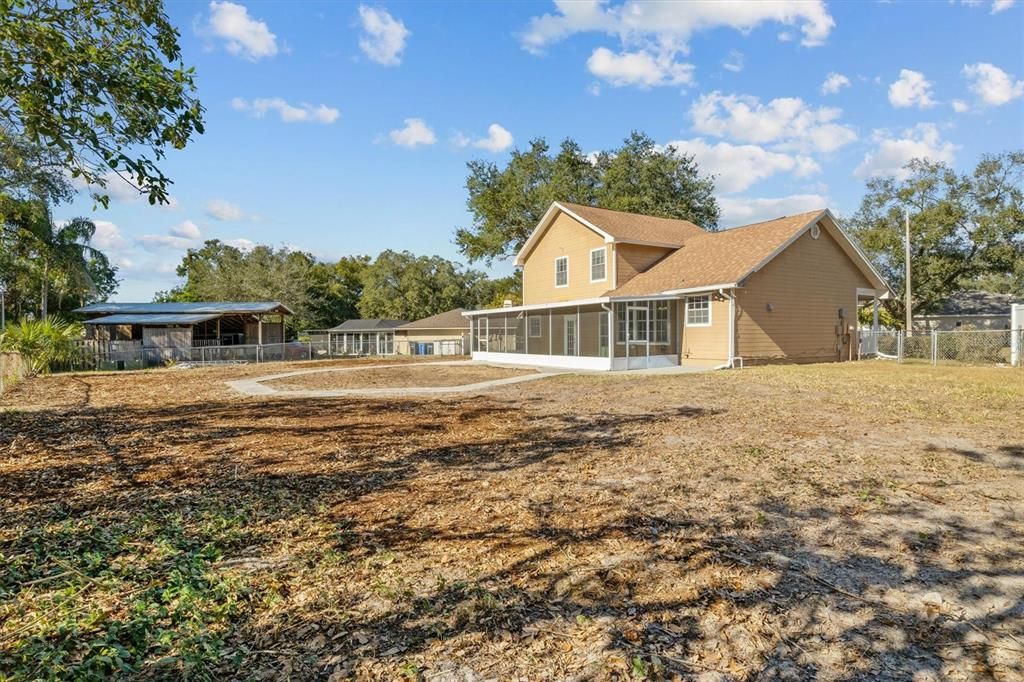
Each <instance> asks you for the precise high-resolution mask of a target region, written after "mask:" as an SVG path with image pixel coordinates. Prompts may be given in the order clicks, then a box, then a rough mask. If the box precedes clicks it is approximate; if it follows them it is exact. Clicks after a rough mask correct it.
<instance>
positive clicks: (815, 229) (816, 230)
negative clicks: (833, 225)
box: [811, 223, 821, 239]
mask: <svg viewBox="0 0 1024 682" xmlns="http://www.w3.org/2000/svg"><path fill="white" fill-rule="evenodd" d="M820 236H821V228H820V227H819V226H818V223H814V224H813V225H811V239H817V238H818V237H820Z"/></svg>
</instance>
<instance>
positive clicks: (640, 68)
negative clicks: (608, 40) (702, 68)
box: [587, 47, 693, 88]
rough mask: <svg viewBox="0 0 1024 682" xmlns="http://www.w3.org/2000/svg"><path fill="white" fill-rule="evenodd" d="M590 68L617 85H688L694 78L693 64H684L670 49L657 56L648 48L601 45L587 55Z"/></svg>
mask: <svg viewBox="0 0 1024 682" xmlns="http://www.w3.org/2000/svg"><path fill="white" fill-rule="evenodd" d="M587 70H589V71H590V73H592V74H594V75H595V76H597V77H598V78H602V79H604V80H605V81H607V82H608V83H611V84H612V85H614V86H616V87H621V86H626V85H636V86H639V87H641V88H649V87H652V86H657V85H686V84H687V83H690V82H691V81H692V80H693V65H692V64H681V63H678V62H676V61H674V59H673V58H672V55H671V53H665V54H662V55H660V56H655V55H653V54H651V53H650V52H647V51H646V50H639V51H636V52H620V53H618V54H616V53H614V52H612V51H611V50H609V49H608V48H606V47H599V48H597V49H596V50H594V52H593V53H592V54H591V55H590V58H589V59H587Z"/></svg>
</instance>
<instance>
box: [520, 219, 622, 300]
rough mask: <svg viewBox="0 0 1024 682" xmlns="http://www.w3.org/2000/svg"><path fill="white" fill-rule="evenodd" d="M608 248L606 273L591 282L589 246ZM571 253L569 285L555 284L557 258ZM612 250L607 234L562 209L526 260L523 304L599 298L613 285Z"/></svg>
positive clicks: (524, 265) (592, 247)
mask: <svg viewBox="0 0 1024 682" xmlns="http://www.w3.org/2000/svg"><path fill="white" fill-rule="evenodd" d="M596 248H604V249H605V250H606V254H605V262H606V264H607V265H606V268H605V269H606V271H607V272H606V273H605V274H606V277H605V279H604V281H601V282H594V283H591V282H590V250H591V249H596ZM560 256H568V257H569V285H568V286H566V287H561V288H557V287H555V259H556V258H558V257H560ZM609 256H610V250H609V249H608V247H607V246H606V245H605V243H604V238H603V237H601V235H599V234H597V233H596V232H594V231H593V230H591V229H589V228H587V227H585V226H584V225H583V224H581V223H579V222H578V221H576V220H575V219H574V218H571V217H569V216H568V215H566V214H564V213H562V214H560V215H559V216H558V217H557V218H555V220H554V222H553V223H552V224H551V226H550V227H549V228H548V229H547V231H546V232H545V233H544V234H543V236H541V238H540V240H539V241H538V242H537V245H536V246H535V247H534V248H533V251H531V252H530V253H529V255H528V256H527V257H526V261H525V262H524V263H523V304H524V305H531V304H535V303H554V302H557V301H572V300H576V299H581V298H596V297H598V296H600V295H602V294H603V293H605V292H606V291H608V290H609V289H612V288H613V287H612V285H611V269H612V268H611V258H610V257H609Z"/></svg>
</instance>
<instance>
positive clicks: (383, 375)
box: [262, 363, 536, 391]
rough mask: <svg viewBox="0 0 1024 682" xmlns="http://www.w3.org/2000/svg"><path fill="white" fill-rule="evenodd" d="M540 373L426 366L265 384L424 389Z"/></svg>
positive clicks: (295, 387) (287, 387)
mask: <svg viewBox="0 0 1024 682" xmlns="http://www.w3.org/2000/svg"><path fill="white" fill-rule="evenodd" d="M528 374H536V371H534V370H521V369H506V368H502V367H487V366H483V365H479V366H478V365H441V364H434V363H426V364H421V365H405V366H396V367H393V368H392V367H389V368H376V369H359V370H354V371H347V370H346V371H327V372H315V373H312V374H300V375H298V376H291V377H285V378H282V379H271V380H269V381H264V382H262V383H264V384H265V385H267V386H269V387H271V388H274V389H277V390H281V391H309V390H337V389H360V388H412V387H420V386H465V385H468V384H476V383H480V382H483V381H493V380H495V379H508V378H511V377H519V376H526V375H528Z"/></svg>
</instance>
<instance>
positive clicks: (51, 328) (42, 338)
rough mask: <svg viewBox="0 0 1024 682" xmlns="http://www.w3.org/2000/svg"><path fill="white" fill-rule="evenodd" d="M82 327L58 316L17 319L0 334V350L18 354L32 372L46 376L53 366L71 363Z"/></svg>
mask: <svg viewBox="0 0 1024 682" xmlns="http://www.w3.org/2000/svg"><path fill="white" fill-rule="evenodd" d="M81 336H82V325H80V324H78V323H77V322H67V321H65V320H62V319H60V318H57V317H48V318H46V319H45V320H28V319H25V318H22V319H20V320H19V321H17V322H16V323H14V324H11V325H8V326H7V329H6V331H5V332H4V333H3V334H0V350H8V351H17V352H18V353H21V355H22V357H24V358H25V359H27V360H28V362H29V364H30V366H31V368H32V372H33V373H35V374H46V373H47V372H49V371H50V368H51V367H52V366H53V365H54V364H58V363H66V362H70V361H71V360H72V359H74V357H75V353H76V352H77V349H76V346H75V341H76V340H77V339H79V338H81Z"/></svg>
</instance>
